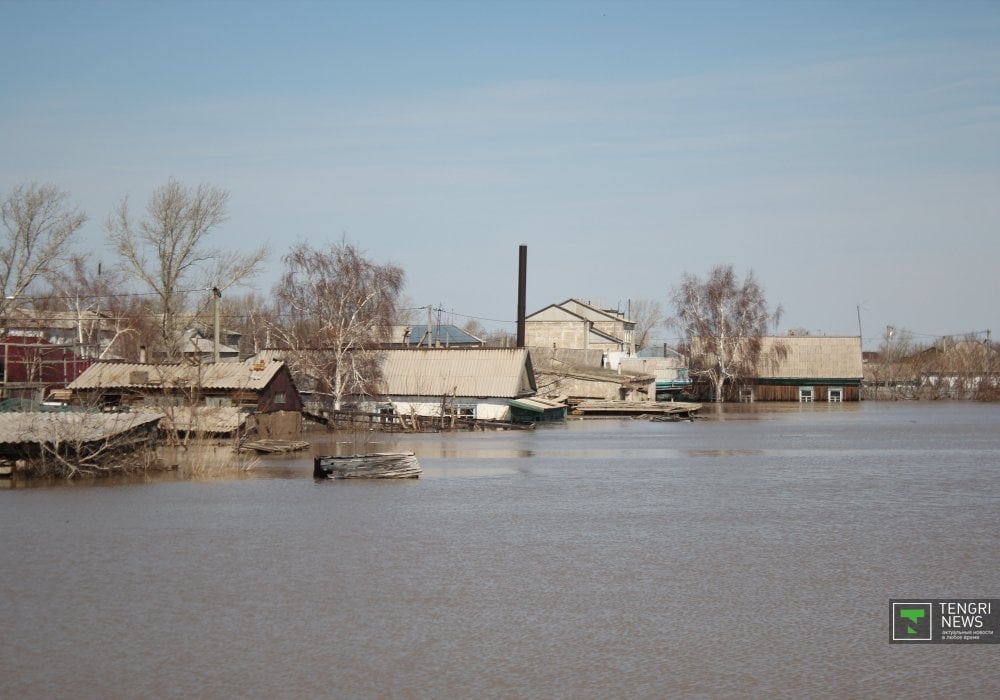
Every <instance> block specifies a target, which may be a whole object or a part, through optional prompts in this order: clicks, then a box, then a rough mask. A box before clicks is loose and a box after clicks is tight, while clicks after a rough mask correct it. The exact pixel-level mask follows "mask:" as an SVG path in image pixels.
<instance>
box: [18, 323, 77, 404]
mask: <svg viewBox="0 0 1000 700" xmlns="http://www.w3.org/2000/svg"><path fill="white" fill-rule="evenodd" d="M2 344H3V347H2V348H0V352H2V354H3V358H2V362H3V366H2V372H3V374H2V376H0V398H19V399H26V400H30V401H35V402H38V401H42V400H43V399H44V398H45V397H46V396H48V394H49V393H50V392H52V391H53V390H57V389H62V388H64V387H66V385H67V384H69V383H70V382H71V381H73V380H74V379H76V378H77V377H78V376H79V375H80V374H81V373H82V372H83V371H84V370H86V369H87V367H89V366H90V365H91V364H92V363H93V360H89V359H83V358H80V357H78V356H77V355H76V353H75V352H74V347H73V346H72V345H53V344H52V343H50V342H48V340H47V339H46V338H44V337H31V336H27V335H12V336H7V337H5V338H4V339H3V341H2Z"/></svg>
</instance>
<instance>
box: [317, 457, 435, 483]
mask: <svg viewBox="0 0 1000 700" xmlns="http://www.w3.org/2000/svg"><path fill="white" fill-rule="evenodd" d="M421 471H422V469H421V467H420V463H419V462H418V461H417V458H416V456H415V455H414V454H413V453H412V452H372V453H370V454H364V455H351V456H349V457H333V456H328V457H316V458H315V459H314V460H313V476H314V477H316V478H317V479H416V478H417V477H419V476H420V472H421Z"/></svg>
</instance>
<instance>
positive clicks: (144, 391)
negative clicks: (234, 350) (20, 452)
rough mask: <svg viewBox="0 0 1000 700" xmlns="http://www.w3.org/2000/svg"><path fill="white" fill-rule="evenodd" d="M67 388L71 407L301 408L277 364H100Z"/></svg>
mask: <svg viewBox="0 0 1000 700" xmlns="http://www.w3.org/2000/svg"><path fill="white" fill-rule="evenodd" d="M69 389H70V390H71V391H72V392H73V401H74V402H75V403H79V404H84V405H91V406H96V405H100V406H103V407H106V408H129V409H138V408H156V407H163V406H190V407H199V406H208V407H212V406H215V407H235V408H239V409H241V410H242V411H244V412H252V413H271V412H276V411H301V410H302V400H301V398H300V397H299V392H298V390H297V389H296V387H295V383H294V382H293V381H292V375H291V373H290V372H289V371H288V366H287V365H286V364H285V363H284V362H280V361H271V362H267V361H263V360H257V361H248V362H221V363H218V364H190V363H176V364H142V363H131V362H98V363H96V364H94V365H91V366H90V367H89V368H88V369H87V370H86V371H85V372H83V373H82V374H81V375H80V376H79V377H77V378H76V379H75V380H74V381H73V382H71V383H70V385H69Z"/></svg>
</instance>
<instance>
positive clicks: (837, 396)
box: [827, 386, 844, 403]
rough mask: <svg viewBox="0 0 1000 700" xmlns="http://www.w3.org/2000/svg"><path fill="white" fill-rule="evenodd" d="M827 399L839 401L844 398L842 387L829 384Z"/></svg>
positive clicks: (834, 401)
mask: <svg viewBox="0 0 1000 700" xmlns="http://www.w3.org/2000/svg"><path fill="white" fill-rule="evenodd" d="M827 400H828V401H829V402H830V403H841V402H842V401H843V400H844V387H842V386H831V387H830V391H829V393H828V394H827Z"/></svg>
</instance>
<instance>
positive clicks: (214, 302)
mask: <svg viewBox="0 0 1000 700" xmlns="http://www.w3.org/2000/svg"><path fill="white" fill-rule="evenodd" d="M221 298H222V292H221V291H219V288H218V287H212V305H213V306H214V307H215V364H219V360H220V357H221V356H222V354H221V352H220V350H219V336H220V335H221V333H220V331H219V299H221Z"/></svg>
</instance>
